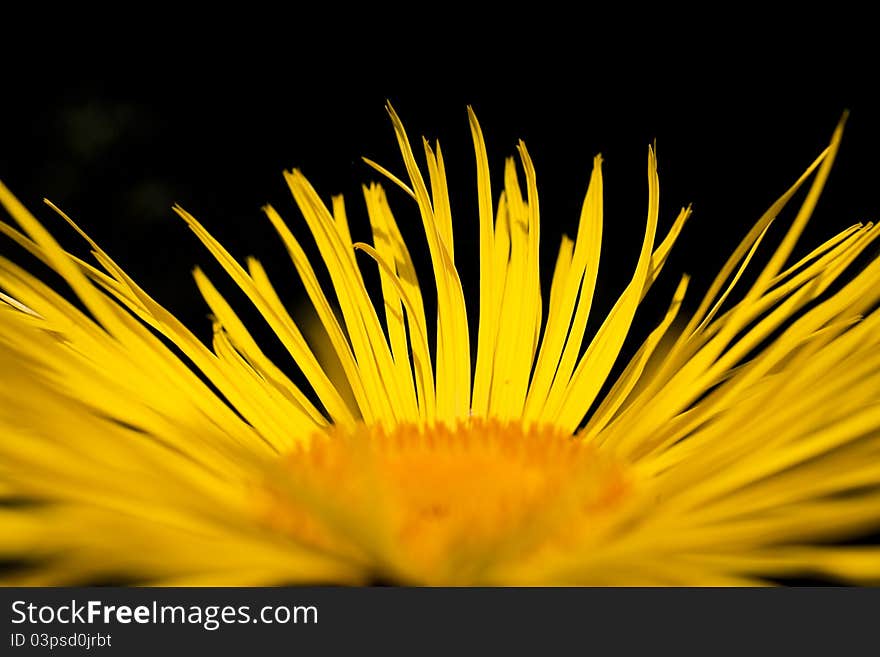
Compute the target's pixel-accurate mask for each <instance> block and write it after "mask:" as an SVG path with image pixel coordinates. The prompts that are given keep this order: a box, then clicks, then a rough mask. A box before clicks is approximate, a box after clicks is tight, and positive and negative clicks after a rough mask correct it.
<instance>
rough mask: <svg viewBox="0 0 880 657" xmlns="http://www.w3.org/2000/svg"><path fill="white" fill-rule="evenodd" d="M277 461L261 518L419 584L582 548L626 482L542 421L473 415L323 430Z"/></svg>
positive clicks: (603, 524)
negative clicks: (445, 421)
mask: <svg viewBox="0 0 880 657" xmlns="http://www.w3.org/2000/svg"><path fill="white" fill-rule="evenodd" d="M284 468H285V471H286V474H287V476H288V477H289V480H288V481H287V483H288V484H289V487H279V486H277V485H276V486H273V488H272V491H273V492H272V494H271V496H270V499H271V504H270V506H269V513H267V514H266V515H265V516H264V517H267V518H268V520H269V522H270V523H271V524H272V525H273V527H274V528H275V529H278V530H283V531H284V532H285V533H287V534H289V535H291V536H292V537H294V538H295V539H296V540H298V541H300V542H303V543H307V544H311V545H314V546H315V547H318V548H320V549H322V550H327V551H330V552H335V553H338V554H340V555H344V556H345V557H346V558H352V559H359V558H363V559H364V562H365V563H370V564H371V565H372V567H374V568H375V567H376V564H377V563H378V564H380V566H379V568H380V569H385V572H374V573H372V574H371V576H372V577H379V578H383V579H386V578H392V579H395V580H403V581H410V582H419V583H431V582H434V581H436V582H440V581H442V582H447V583H448V582H462V583H464V582H468V583H472V582H476V581H487V582H488V581H491V579H492V578H491V573H490V571H489V570H488V569H490V568H497V567H498V566H499V564H503V563H510V562H511V561H513V562H523V561H527V560H528V559H529V557H531V556H535V555H536V553H537V552H539V551H546V550H548V549H556V550H559V549H567V548H570V549H574V548H575V547H577V546H579V545H583V542H584V540H589V537H590V536H593V537H595V535H596V534H597V533H598V532H600V531H602V530H603V529H607V527H608V521H609V519H611V518H613V517H616V516H618V515H619V514H617V513H612V512H613V511H614V510H616V509H617V508H618V507H619V506H620V505H621V503H622V502H623V501H624V500H625V499H626V498H628V497H629V496H628V495H627V493H628V491H629V490H630V489H631V486H632V482H631V481H630V479H629V478H628V477H627V471H626V469H625V467H623V465H622V464H621V463H619V462H617V461H614V460H612V459H610V458H608V457H607V456H605V455H603V454H601V453H600V452H599V451H597V450H596V449H595V448H594V447H593V446H592V445H590V444H588V443H585V442H583V441H581V440H578V439H575V438H572V437H571V436H570V435H566V434H563V433H561V432H560V431H558V430H557V429H555V428H553V427H551V426H544V427H533V428H524V427H522V426H521V425H519V424H503V423H500V422H497V421H483V420H471V421H469V422H467V423H463V424H460V425H458V426H456V427H454V428H451V427H447V426H445V425H439V426H436V427H433V428H430V429H425V428H420V427H416V426H413V425H401V426H398V427H396V428H395V429H394V430H393V431H391V432H386V431H383V430H382V429H380V428H376V427H367V426H365V425H359V426H357V428H356V429H355V430H354V431H344V430H342V429H339V428H333V429H331V430H330V431H328V432H326V433H321V434H316V435H315V436H313V437H312V440H311V442H310V444H309V445H308V446H307V447H303V448H301V449H298V450H296V451H294V452H293V453H290V454H288V455H286V456H285V457H284Z"/></svg>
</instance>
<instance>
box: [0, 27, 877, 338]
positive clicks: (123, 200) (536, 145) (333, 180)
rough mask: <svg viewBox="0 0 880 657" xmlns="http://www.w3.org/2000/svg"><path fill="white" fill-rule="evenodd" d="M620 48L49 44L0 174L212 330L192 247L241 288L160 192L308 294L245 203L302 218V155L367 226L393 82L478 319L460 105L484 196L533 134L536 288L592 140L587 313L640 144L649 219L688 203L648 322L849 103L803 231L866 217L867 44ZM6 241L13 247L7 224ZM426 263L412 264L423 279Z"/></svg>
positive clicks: (412, 233) (622, 274)
mask: <svg viewBox="0 0 880 657" xmlns="http://www.w3.org/2000/svg"><path fill="white" fill-rule="evenodd" d="M631 47H632V46H631V45H630V44H629V43H628V42H620V43H618V42H615V41H614V40H613V39H611V40H606V41H604V42H603V43H602V44H601V46H597V47H595V48H588V47H586V46H585V47H584V48H582V49H577V48H576V49H574V50H572V51H570V52H566V53H565V54H564V55H560V56H554V55H551V54H547V53H544V54H543V55H537V56H534V57H533V56H531V54H528V53H526V52H524V53H519V54H518V53H517V51H516V49H515V48H512V47H511V46H508V47H507V49H506V50H505V49H502V51H501V52H499V53H498V55H497V56H490V55H475V56H474V58H473V59H472V60H470V61H465V62H463V63H460V64H459V63H456V60H455V58H454V57H451V56H450V57H449V58H444V57H439V58H437V59H436V60H427V61H421V60H419V61H416V62H413V61H410V60H408V59H407V58H406V57H405V56H401V57H399V58H397V59H394V58H393V57H391V55H389V54H388V53H384V52H383V53H381V54H377V53H374V52H372V51H370V50H369V49H361V50H360V51H355V54H354V55H353V56H349V57H348V58H347V59H345V60H344V61H343V63H341V64H332V61H334V60H332V58H329V57H328V58H327V60H326V61H321V60H320V57H319V56H320V53H310V52H308V51H304V52H297V51H295V50H291V51H290V52H285V51H283V50H282V51H281V52H271V53H269V52H267V53H262V52H260V51H259V50H257V49H254V48H250V49H248V50H247V51H246V52H243V53H242V57H241V58H239V56H238V55H239V53H238V52H230V51H227V52H226V54H225V55H222V56H217V55H215V54H214V53H213V52H201V51H199V50H197V49H195V50H193V51H190V52H188V53H186V54H181V55H180V57H179V59H174V58H171V59H166V60H164V61H159V60H149V59H148V60H145V61H146V63H144V60H140V61H139V60H137V58H134V59H131V60H128V59H125V58H122V56H120V59H118V60H117V59H115V58H114V55H113V53H112V52H108V53H107V57H103V58H101V57H99V58H96V59H93V60H90V61H87V62H80V61H78V60H77V61H76V62H75V63H70V62H67V61H66V59H65V57H64V56H59V57H58V58H56V59H54V60H52V61H51V62H50V63H49V64H47V65H42V66H35V65H34V62H27V63H24V62H23V60H19V61H20V62H21V65H19V66H12V67H10V70H9V76H10V79H9V80H8V82H7V88H9V89H11V90H12V93H10V94H8V101H7V102H4V103H3V104H2V106H0V179H2V180H3V181H4V182H5V183H6V184H7V185H8V186H9V187H10V188H11V189H12V190H13V191H14V192H15V193H16V194H17V195H19V197H20V198H21V199H22V200H23V201H24V202H25V203H26V204H27V205H28V206H29V207H30V208H31V209H32V210H34V211H35V212H36V213H37V215H38V216H39V217H41V218H42V219H43V220H44V221H45V222H46V223H47V224H48V225H49V226H50V227H51V228H52V229H53V230H54V231H55V233H56V234H57V235H58V236H59V237H60V239H61V241H62V243H63V244H64V245H65V246H68V247H69V248H71V249H72V250H74V251H75V252H80V251H83V249H82V248H81V247H82V245H81V243H80V242H79V241H78V240H77V239H76V238H75V236H73V235H72V233H71V231H69V230H68V229H67V228H66V227H65V226H64V225H63V222H61V221H60V220H59V219H58V218H57V217H55V216H54V213H52V211H51V210H49V209H48V208H45V207H44V206H42V204H41V199H42V198H43V197H47V198H49V199H51V200H52V201H53V202H55V203H56V204H58V205H59V206H60V207H61V208H62V209H63V210H65V211H66V212H68V213H69V214H70V215H72V216H73V217H74V218H75V219H76V220H77V221H78V222H79V223H80V225H81V226H82V227H83V228H85V229H86V230H87V232H89V233H90V235H92V236H93V237H94V238H95V239H96V240H98V242H99V243H100V244H101V245H102V246H104V247H105V248H106V250H107V251H108V252H109V253H110V254H111V256H113V257H114V258H115V259H116V260H117V262H119V263H120V264H121V265H123V266H124V267H125V268H126V269H127V270H128V271H129V272H130V273H131V274H132V275H133V276H134V277H135V279H136V280H138V281H139V282H140V283H141V284H142V285H143V286H144V287H145V288H146V289H147V290H148V291H150V292H151V293H153V294H154V296H155V297H156V298H157V299H158V300H159V301H160V302H162V303H163V304H165V305H166V306H168V307H169V308H170V309H171V310H172V311H174V312H175V313H177V314H178V315H179V316H180V317H181V318H182V319H183V320H184V321H185V322H186V323H187V325H189V326H190V327H192V328H193V329H194V330H195V331H196V332H197V333H198V334H199V335H201V336H203V337H206V338H207V337H208V336H209V335H210V326H209V322H208V321H207V318H206V313H207V310H206V306H205V305H204V304H203V302H201V300H200V298H199V296H198V293H197V291H196V289H195V285H194V283H192V281H191V278H190V275H189V272H190V269H191V268H192V266H193V265H195V264H200V265H202V266H206V267H207V269H208V272H209V274H211V275H212V277H213V278H214V279H217V280H218V282H220V283H221V289H222V290H224V291H226V292H230V293H232V294H233V299H234V300H235V296H234V292H232V290H231V288H229V287H224V286H223V284H222V283H223V279H224V278H225V276H224V275H223V274H222V272H220V271H219V269H218V268H217V267H216V266H215V265H213V263H212V261H211V257H210V256H209V255H208V254H207V252H206V251H205V250H204V249H203V247H201V245H200V244H198V242H197V240H196V239H195V237H194V236H193V235H192V234H191V233H190V232H189V231H188V230H187V229H186V228H185V226H184V225H183V222H182V221H181V220H180V219H178V218H177V217H176V215H174V214H173V212H172V211H171V206H172V205H173V204H174V203H180V204H181V205H182V206H183V207H184V208H186V209H187V210H189V211H190V212H192V213H193V214H194V215H195V216H196V217H197V218H198V219H199V220H200V221H201V222H202V223H203V224H204V225H205V226H206V227H208V229H209V230H211V231H212V232H213V233H214V234H215V236H216V237H218V238H219V239H220V240H221V242H222V243H224V244H225V245H226V246H227V248H229V250H230V251H231V252H232V253H233V255H235V256H236V257H238V258H240V259H242V258H244V257H245V256H247V255H255V256H257V257H258V258H260V259H261V260H263V261H264V263H265V264H266V265H267V268H268V270H269V273H270V275H272V277H273V280H274V282H275V284H276V285H277V287H278V288H279V289H280V291H281V293H282V298H283V299H285V301H287V302H288V303H290V304H291V305H293V306H295V305H297V304H298V303H299V301H300V300H301V298H302V296H301V289H300V287H299V285H298V282H297V281H296V280H295V279H296V274H295V272H294V270H293V268H292V267H291V266H290V264H289V261H288V260H287V256H286V254H285V253H284V251H283V248H282V247H281V246H280V244H279V241H278V240H277V238H276V236H275V235H274V233H273V231H272V229H271V227H270V226H269V223H268V221H267V220H266V219H265V218H264V216H263V215H262V213H261V211H260V207H261V206H262V205H263V204H264V203H267V202H271V203H272V204H273V205H275V206H276V208H277V209H278V210H279V211H280V212H281V214H282V216H284V217H285V218H286V219H287V220H288V222H289V223H290V224H291V225H292V227H293V228H294V230H295V231H296V232H297V234H299V235H300V236H303V235H305V225H304V222H303V221H302V219H301V217H300V216H299V214H298V211H297V210H296V208H295V205H294V203H293V201H292V199H291V197H290V195H289V193H288V192H287V189H286V185H285V183H284V181H283V179H282V177H281V172H282V171H283V170H284V169H288V168H292V167H298V168H301V169H302V170H303V171H304V172H305V173H306V175H307V176H308V177H309V179H310V180H311V181H312V183H313V184H314V186H315V187H316V189H317V190H318V192H319V193H320V194H322V195H323V196H324V198H325V199H328V200H329V196H330V195H331V194H338V193H343V194H345V195H346V200H347V207H348V212H349V217H350V221H351V223H352V224H353V232H354V233H355V237H356V238H358V237H360V238H368V236H369V232H368V227H367V222H366V213H365V211H364V209H363V203H362V199H361V196H360V185H361V184H362V183H364V182H368V181H370V180H376V179H378V178H379V176H378V174H376V173H375V172H374V171H373V170H372V169H370V168H368V167H367V166H366V165H365V164H363V163H362V161H361V160H360V157H361V156H362V155H366V156H368V157H370V158H372V159H375V160H377V161H379V162H380V163H382V164H384V165H385V166H387V167H388V168H389V169H391V170H392V171H393V172H396V173H398V174H400V175H403V174H404V173H405V172H404V169H403V166H402V163H401V160H400V156H399V153H398V152H397V150H396V144H395V142H394V137H393V132H392V130H391V125H390V121H388V119H387V116H386V115H385V112H384V109H383V105H384V102H385V100H386V99H390V100H391V102H392V103H393V104H394V105H395V107H396V109H397V111H398V112H399V113H400V115H401V117H402V119H403V120H404V123H405V125H406V127H407V129H408V131H409V133H410V138H411V140H413V142H414V143H416V144H418V138H419V136H420V135H425V136H427V137H429V138H431V139H432V140H433V139H437V138H439V139H440V141H441V144H442V145H443V150H444V155H445V157H446V161H447V169H448V176H449V183H450V187H451V190H452V191H451V193H452V209H453V217H454V224H455V230H456V251H457V253H456V255H457V265H458V266H459V268H460V270H461V271H462V278H463V280H464V284H465V289H466V293H467V294H469V295H470V296H469V300H470V307H471V309H472V312H471V319H472V320H473V319H475V318H476V312H475V307H476V298H475V297H474V296H473V295H474V293H475V292H476V289H477V268H476V264H475V263H476V256H477V223H476V208H475V178H474V163H473V151H472V147H471V142H470V134H469V131H468V127H467V117H466V113H465V107H466V105H468V104H470V105H472V106H473V107H474V108H475V110H476V112H477V114H478V116H479V118H480V120H481V123H482V125H483V129H484V133H485V135H486V139H487V142H488V147H489V155H490V162H491V167H492V173H493V175H494V180H495V186H494V188H493V195H494V196H495V198H496V200H497V193H498V192H499V191H500V184H499V183H500V174H501V171H502V166H503V159H504V157H506V156H508V155H511V154H513V153H514V152H515V151H514V148H515V145H516V140H517V139H519V138H522V139H524V140H525V141H526V143H527V145H528V147H529V150H530V153H531V155H532V157H533V159H534V162H535V165H536V168H537V172H538V184H539V191H540V195H541V211H542V251H541V256H542V265H543V267H542V276H543V277H544V281H545V286H546V284H548V283H549V276H550V273H551V272H550V267H551V266H552V263H553V261H554V258H555V253H556V249H557V248H558V244H559V239H560V236H561V234H562V233H568V234H569V235H573V234H574V231H575V229H576V222H577V218H578V213H579V210H580V205H581V202H582V200H583V195H584V192H585V190H586V183H587V181H588V179H589V174H590V167H591V163H592V157H593V155H594V154H596V153H599V152H601V153H602V154H603V156H604V158H605V168H604V172H605V182H606V198H605V201H606V203H605V241H604V243H603V252H602V263H601V269H600V282H599V289H598V298H597V304H596V307H597V310H598V312H596V313H595V314H594V315H593V319H592V320H591V325H590V329H589V330H595V328H596V326H597V320H598V319H600V318H601V316H602V311H603V310H605V309H607V308H608V307H610V304H611V303H612V302H613V300H614V298H616V295H617V294H619V293H620V291H621V290H622V289H623V287H624V285H625V284H626V282H627V281H628V278H629V276H630V275H631V272H632V269H633V267H634V264H635V259H636V256H637V253H638V248H639V244H640V241H641V235H642V232H643V230H644V222H645V210H646V205H647V185H646V177H645V162H646V150H647V145H648V144H650V143H652V142H653V141H654V140H656V142H657V145H658V155H659V164H660V184H661V234H663V233H665V230H666V229H667V228H668V227H669V225H670V224H671V222H672V220H673V219H674V217H675V215H676V214H677V212H678V209H679V208H680V207H681V206H683V205H686V204H688V203H692V204H693V207H694V217H693V219H692V220H691V222H690V223H689V225H688V226H687V227H686V229H685V231H684V234H683V236H682V238H681V239H680V240H679V243H678V245H677V247H676V249H675V250H674V252H673V257H672V259H671V260H670V262H669V264H668V265H667V270H666V274H665V276H664V277H663V281H664V284H661V285H658V286H657V287H656V291H654V292H652V294H651V295H650V296H649V298H648V299H647V305H646V308H645V311H644V312H643V313H642V314H641V315H640V322H641V323H644V324H645V326H647V325H649V324H650V323H651V322H652V321H653V319H654V318H655V317H656V314H657V313H658V312H660V309H661V308H662V307H665V304H666V303H667V302H668V297H669V295H670V294H671V290H672V288H673V287H674V285H675V283H676V282H677V279H678V276H679V275H680V273H682V272H688V273H691V274H694V275H695V280H694V282H693V284H692V288H691V292H690V294H689V299H690V301H689V303H690V305H691V307H692V306H693V305H694V304H695V303H696V301H697V300H698V299H699V293H700V291H701V290H702V289H704V288H705V287H706V286H707V285H708V283H709V281H710V278H711V275H712V274H713V273H714V272H715V271H716V270H717V268H718V267H719V266H720V264H721V263H722V262H723V259H724V258H725V257H726V255H727V254H728V253H729V252H730V250H731V249H732V248H733V247H734V245H735V243H736V242H737V241H738V239H739V238H740V237H741V236H742V235H744V234H745V232H746V231H747V230H748V229H749V227H750V226H751V224H752V223H753V222H754V221H755V220H756V219H757V218H758V217H759V216H760V214H761V213H762V212H763V211H764V210H765V209H766V207H767V206H769V205H770V203H772V202H773V201H774V200H775V199H776V198H777V197H778V196H779V195H780V194H781V193H782V192H783V191H784V190H785V189H786V187H787V186H788V185H789V184H790V183H791V182H793V180H794V179H795V178H796V177H797V176H798V175H799V174H800V173H801V172H802V170H803V169H804V168H805V167H806V166H807V165H808V164H809V163H810V162H811V161H812V159H813V158H814V157H815V155H817V154H818V153H819V152H820V151H821V149H822V148H823V147H824V146H825V144H826V143H827V140H828V138H829V137H830V134H831V132H832V130H833V128H834V126H835V124H836V123H837V121H838V120H839V118H840V116H841V115H842V113H843V111H844V110H846V109H848V110H850V112H851V116H850V120H849V122H848V125H847V131H846V134H845V137H844V142H843V147H842V149H841V152H840V156H839V159H838V164H837V166H836V168H835V170H834V172H833V174H832V178H831V181H830V184H829V185H828V188H827V191H826V193H825V195H824V197H823V199H822V202H821V204H820V206H819V208H818V211H817V213H816V216H815V219H814V221H813V222H812V223H811V226H810V227H809V229H808V232H807V234H806V235H805V237H804V238H803V239H802V241H801V248H802V249H806V248H807V247H812V246H815V245H816V244H818V243H819V241H820V240H824V239H826V238H828V237H830V236H831V235H833V234H834V233H835V232H837V231H838V230H840V229H842V228H844V227H846V226H848V225H851V224H853V223H855V222H857V221H864V220H870V219H877V218H878V217H880V200H878V196H877V194H876V186H877V182H876V181H877V180H878V179H880V163H878V160H877V158H876V153H877V152H878V147H880V128H878V122H877V109H878V107H880V105H878V103H877V101H876V99H875V98H874V97H873V83H872V80H871V77H870V76H865V77H862V76H861V74H860V73H859V71H858V70H857V69H856V68H855V66H856V64H857V62H858V61H861V60H858V59H857V58H854V59H853V60H852V61H850V62H847V63H846V65H845V66H843V67H841V66H839V62H838V60H837V59H829V58H828V57H827V56H824V55H823V56H821V57H815V58H813V57H804V56H803V55H802V54H798V53H797V52H795V51H792V52H790V53H789V52H787V51H786V52H781V53H777V54H775V55H773V56H768V57H767V58H766V59H757V60H755V61H752V62H750V61H749V60H748V59H747V58H745V57H742V56H737V55H736V54H735V53H728V55H729V56H727V57H714V58H713V57H712V56H710V55H709V54H708V53H707V51H706V45H705V43H703V44H702V45H691V46H686V47H683V48H681V49H680V50H674V51H671V52H667V51H666V50H664V49H663V48H662V47H661V46H660V45H655V46H653V48H652V50H651V52H650V53H649V54H648V55H644V54H642V55H638V56H637V55H636V54H635V52H633V53H629V52H628V50H627V49H628V48H631ZM402 54H405V52H404V53H402ZM392 55H393V53H392ZM505 58H506V59H505ZM318 61H321V63H320V64H318V63H317V62H318ZM391 194H392V196H391V203H392V208H393V209H394V210H395V212H396V215H397V218H398V222H399V223H400V224H401V225H402V226H403V229H404V233H405V235H406V236H407V237H408V238H409V239H410V240H412V242H411V251H413V253H414V255H415V256H416V257H419V254H422V253H424V251H425V249H424V244H423V239H424V238H423V236H422V235H421V234H420V227H419V218H418V214H417V211H416V209H415V207H414V204H412V203H411V202H410V200H409V199H407V198H406V197H405V196H404V195H403V194H402V193H399V192H398V191H397V190H393V191H392V192H391ZM788 216H789V218H790V217H791V216H793V213H792V214H789V215H788ZM304 242H306V244H308V243H309V240H308V239H305V240H304ZM2 249H3V252H4V253H7V252H10V251H11V250H12V249H11V247H9V245H8V243H4V246H3V247H2ZM422 264H424V263H422ZM365 268H366V269H368V270H371V269H372V265H370V264H366V267H365ZM429 280H430V279H429V278H428V276H427V272H426V274H425V276H423V278H422V282H423V286H424V287H426V289H427V290H428V297H429V298H430V286H429V285H428V281H429ZM545 289H546V288H545ZM237 307H238V305H237ZM246 307H247V304H241V308H242V312H243V313H244V314H245V317H249V315H248V312H249V311H247V310H246V309H245V308H246ZM256 330H257V333H258V335H259V333H260V330H261V329H259V328H257V329H256ZM268 338H271V336H268ZM270 351H271V349H270Z"/></svg>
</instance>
